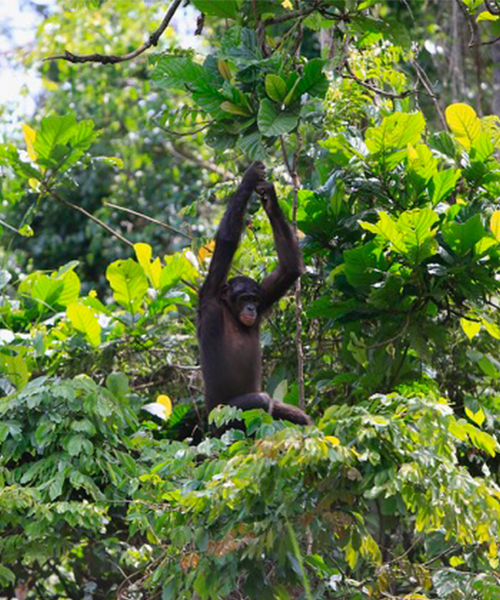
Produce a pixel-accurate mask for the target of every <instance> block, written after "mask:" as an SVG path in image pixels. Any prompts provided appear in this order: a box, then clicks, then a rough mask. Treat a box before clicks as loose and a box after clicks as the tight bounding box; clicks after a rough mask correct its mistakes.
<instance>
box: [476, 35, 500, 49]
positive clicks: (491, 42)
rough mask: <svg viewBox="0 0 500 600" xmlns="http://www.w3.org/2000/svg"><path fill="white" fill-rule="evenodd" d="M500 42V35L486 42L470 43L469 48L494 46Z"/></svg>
mask: <svg viewBox="0 0 500 600" xmlns="http://www.w3.org/2000/svg"><path fill="white" fill-rule="evenodd" d="M497 42H500V35H499V36H498V37H496V38H493V39H492V40H487V41H486V42H474V43H473V44H471V43H469V48H474V47H475V46H492V45H493V44H496V43H497Z"/></svg>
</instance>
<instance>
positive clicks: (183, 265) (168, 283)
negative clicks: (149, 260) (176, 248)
mask: <svg viewBox="0 0 500 600" xmlns="http://www.w3.org/2000/svg"><path fill="white" fill-rule="evenodd" d="M196 275H197V270H196V269H195V267H194V266H193V265H192V264H191V263H190V262H189V260H188V259H187V258H186V257H185V256H184V255H183V254H181V253H178V254H170V255H166V256H165V266H164V267H163V270H162V272H161V278H160V286H161V288H162V289H165V290H166V289H170V288H172V287H174V286H175V285H177V284H178V283H179V282H180V281H181V279H184V280H186V281H192V280H193V279H194V278H195V277H196Z"/></svg>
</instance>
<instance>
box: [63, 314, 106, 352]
mask: <svg viewBox="0 0 500 600" xmlns="http://www.w3.org/2000/svg"><path fill="white" fill-rule="evenodd" d="M66 313H67V315H68V319H69V320H70V322H71V325H73V327H74V328H75V329H76V330H77V331H80V332H81V333H83V334H84V335H85V337H86V338H87V340H88V341H89V342H90V343H91V344H92V346H99V344H100V343H101V326H100V325H99V323H98V322H97V319H96V316H95V314H94V311H93V310H92V309H90V308H88V306H83V305H80V304H71V305H70V306H68V308H67V311H66Z"/></svg>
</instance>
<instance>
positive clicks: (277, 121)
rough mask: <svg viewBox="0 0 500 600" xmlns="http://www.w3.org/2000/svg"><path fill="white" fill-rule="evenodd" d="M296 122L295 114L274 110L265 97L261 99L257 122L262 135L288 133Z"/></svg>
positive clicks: (295, 125) (272, 135)
mask: <svg viewBox="0 0 500 600" xmlns="http://www.w3.org/2000/svg"><path fill="white" fill-rule="evenodd" d="M298 122H299V119H298V117H297V116H296V115H294V114H291V113H286V112H280V111H278V110H276V108H275V107H274V105H273V103H272V102H271V101H270V100H268V99H267V98H264V99H263V100H261V103H260V107H259V113H258V116H257V124H258V126H259V130H260V131H261V133H262V134H263V135H265V136H268V137H274V136H280V135H283V134H284V133H289V132H290V131H292V130H293V129H295V127H297V124H298Z"/></svg>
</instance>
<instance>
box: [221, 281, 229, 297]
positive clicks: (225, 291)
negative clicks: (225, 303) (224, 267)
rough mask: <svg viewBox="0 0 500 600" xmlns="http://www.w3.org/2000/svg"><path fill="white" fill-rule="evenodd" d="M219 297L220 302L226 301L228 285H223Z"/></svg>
mask: <svg viewBox="0 0 500 600" xmlns="http://www.w3.org/2000/svg"><path fill="white" fill-rule="evenodd" d="M220 297H221V298H222V300H228V299H229V284H228V283H225V284H224V285H223V286H222V288H221V291H220Z"/></svg>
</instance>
